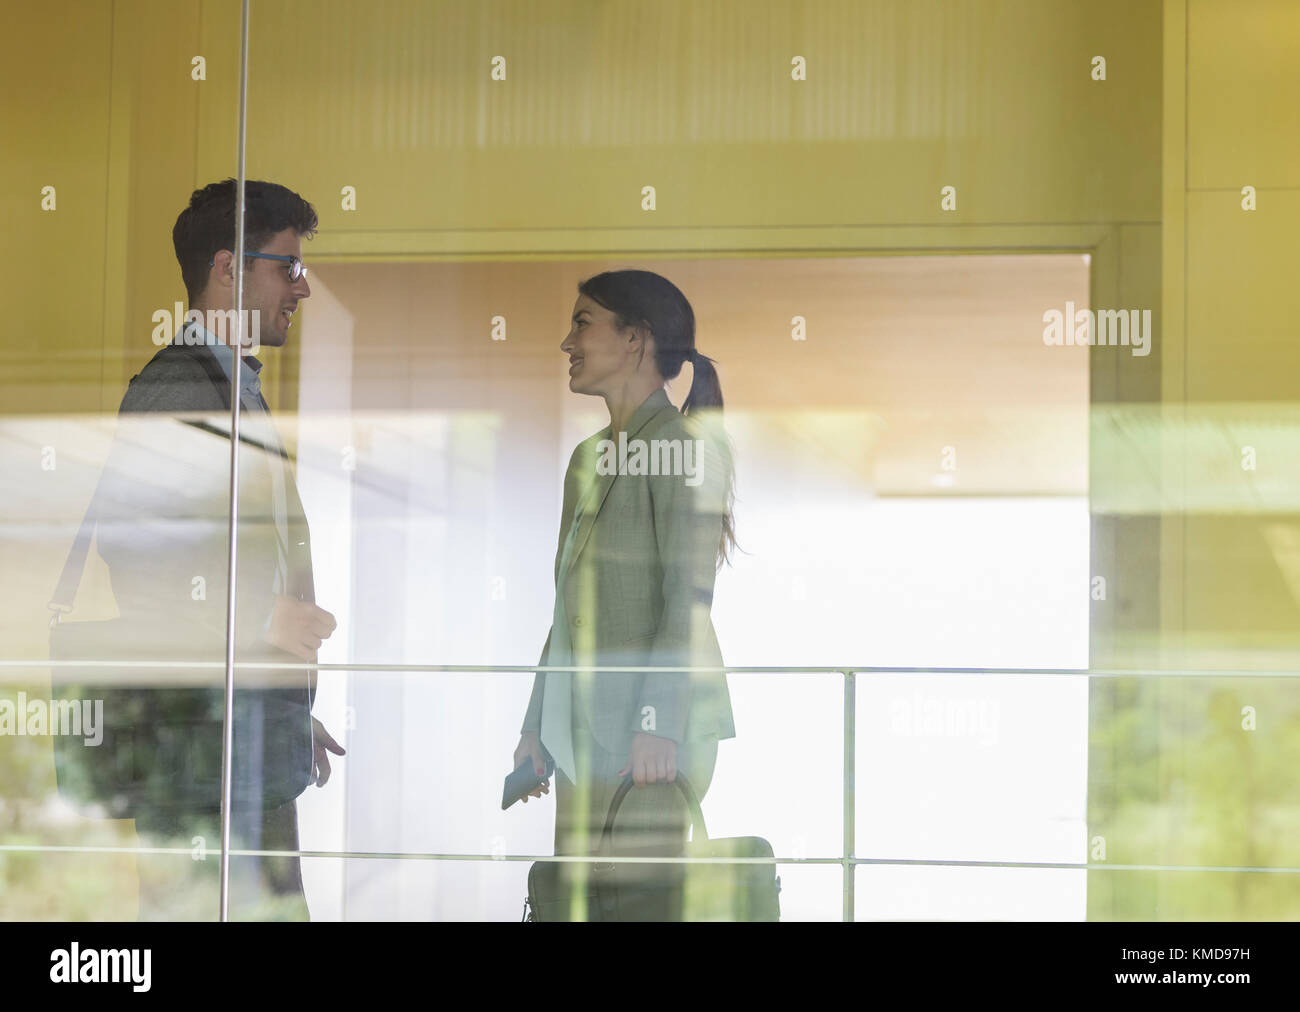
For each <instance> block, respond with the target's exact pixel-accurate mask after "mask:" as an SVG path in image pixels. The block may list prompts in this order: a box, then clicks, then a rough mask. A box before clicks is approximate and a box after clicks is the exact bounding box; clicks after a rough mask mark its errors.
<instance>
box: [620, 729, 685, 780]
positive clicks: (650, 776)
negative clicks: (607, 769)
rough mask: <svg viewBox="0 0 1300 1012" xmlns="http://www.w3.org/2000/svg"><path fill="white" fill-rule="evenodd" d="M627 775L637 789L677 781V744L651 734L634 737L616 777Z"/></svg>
mask: <svg viewBox="0 0 1300 1012" xmlns="http://www.w3.org/2000/svg"><path fill="white" fill-rule="evenodd" d="M628 773H631V774H632V782H633V783H635V784H636V785H637V786H638V787H644V786H645V785H646V784H657V783H659V782H660V781H663V782H664V783H667V784H671V783H672V782H673V781H674V780H676V779H677V742H675V741H673V740H672V739H671V738H660V737H658V736H657V735H653V734H641V733H638V734H636V735H634V736H633V738H632V751H631V752H629V753H628V757H627V763H626V764H625V765H624V766H623V768H622V769H621V770H619V771H618V775H619V776H620V777H625V776H627V775H628Z"/></svg>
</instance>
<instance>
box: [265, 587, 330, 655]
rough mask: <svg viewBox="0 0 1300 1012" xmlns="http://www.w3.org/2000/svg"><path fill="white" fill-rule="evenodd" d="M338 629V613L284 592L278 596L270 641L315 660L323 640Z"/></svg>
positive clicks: (269, 634) (267, 631)
mask: <svg viewBox="0 0 1300 1012" xmlns="http://www.w3.org/2000/svg"><path fill="white" fill-rule="evenodd" d="M337 628H338V623H337V622H336V621H334V616H333V615H331V614H330V613H329V612H327V611H326V610H325V609H324V608H317V607H316V605H314V604H311V603H310V602H307V601H299V600H298V599H297V598H295V597H285V596H284V595H280V596H279V597H277V598H276V599H275V610H274V611H273V612H272V613H271V625H270V628H268V629H267V630H266V642H268V643H270V644H271V645H272V646H276V647H279V648H280V649H281V650H287V651H288V652H289V653H291V654H293V655H294V656H295V657H300V658H302V659H303V660H304V661H314V660H316V651H317V650H319V649H320V645H321V643H322V641H324V640H327V639H329V638H330V634H331V633H333V632H334V630H335V629H337Z"/></svg>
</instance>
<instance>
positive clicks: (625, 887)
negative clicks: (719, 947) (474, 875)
mask: <svg viewBox="0 0 1300 1012" xmlns="http://www.w3.org/2000/svg"><path fill="white" fill-rule="evenodd" d="M674 783H676V784H677V788H678V790H680V791H681V793H682V797H683V798H685V799H686V806H687V810H688V812H689V814H690V818H691V825H692V826H693V827H694V831H693V837H692V839H691V840H690V842H688V843H687V844H686V847H685V850H684V852H683V854H682V856H684V857H688V858H713V859H719V858H722V859H727V858H732V859H737V858H739V859H748V860H747V861H746V863H739V862H737V863H735V864H732V863H727V862H726V861H725V860H724V861H720V862H718V863H713V862H710V863H707V864H684V863H679V862H673V863H665V864H659V863H655V862H645V861H637V862H626V861H625V862H623V863H620V862H619V860H618V858H617V857H616V856H615V855H614V852H613V846H614V835H613V833H614V819H615V816H617V814H618V810H619V806H621V805H622V804H623V799H624V798H626V797H627V794H628V792H629V791H630V790H632V787H633V781H632V778H631V776H628V777H626V778H625V779H624V780H623V782H622V783H621V784H620V785H619V787H618V790H617V791H616V792H615V794H614V797H613V800H611V801H610V804H609V814H608V815H607V816H606V817H605V827H604V829H603V830H602V832H601V835H600V845H599V846H598V847H597V850H596V856H598V857H602V858H604V860H602V861H597V862H594V863H590V864H587V865H586V867H587V868H588V869H589V872H588V874H587V876H586V880H585V882H583V881H582V876H581V873H579V875H578V876H577V881H576V882H575V881H574V876H573V875H572V873H571V872H568V873H566V872H565V870H564V869H566V868H577V867H580V866H579V865H577V864H575V863H570V862H559V861H536V862H534V863H533V865H532V867H531V868H530V869H529V871H528V898H527V899H526V900H525V901H524V920H525V921H535V922H550V921H569V920H584V919H585V920H589V921H777V920H780V917H781V909H780V892H781V879H780V877H779V876H778V875H777V874H776V862H775V856H774V854H773V851H772V845H771V844H770V843H768V842H767V841H766V840H764V839H762V838H761V837H757V836H741V837H734V838H731V839H721V840H711V839H709V835H708V831H707V830H706V829H705V826H704V813H703V811H702V810H701V808H700V799H699V798H698V797H697V796H696V794H695V789H694V788H693V787H692V786H691V784H690V781H689V780H688V779H687V778H686V777H685V776H684V775H683V774H682V773H681V772H678V774H677V778H676V780H675V781H674ZM753 859H759V860H758V861H754V860H753Z"/></svg>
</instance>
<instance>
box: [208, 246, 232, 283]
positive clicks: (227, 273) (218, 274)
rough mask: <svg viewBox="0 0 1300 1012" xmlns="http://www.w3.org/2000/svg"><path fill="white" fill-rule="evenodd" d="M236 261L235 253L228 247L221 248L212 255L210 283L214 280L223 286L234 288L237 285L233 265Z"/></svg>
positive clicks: (209, 274)
mask: <svg viewBox="0 0 1300 1012" xmlns="http://www.w3.org/2000/svg"><path fill="white" fill-rule="evenodd" d="M234 262H235V254H233V253H231V252H230V250H228V249H220V250H217V252H216V253H215V254H214V255H213V257H212V267H211V269H210V270H209V271H208V284H212V283H213V282H214V281H215V282H216V283H217V284H219V285H220V286H221V287H222V288H233V287H234V286H235V273H234V271H233V270H232V266H233V265H234Z"/></svg>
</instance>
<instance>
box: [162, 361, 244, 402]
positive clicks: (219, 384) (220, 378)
mask: <svg viewBox="0 0 1300 1012" xmlns="http://www.w3.org/2000/svg"><path fill="white" fill-rule="evenodd" d="M171 348H175V349H177V351H176V352H174V353H173V354H182V355H186V356H188V357H189V358H190V359H192V360H193V361H194V362H195V363H196V364H197V365H198V366H199V367H200V368H202V370H203V372H204V373H205V374H206V375H207V377H208V381H209V382H211V384H212V385H213V386H214V387H216V388H217V395H218V396H219V397H220V398H221V406H222V407H223V408H224V409H225V410H227V411H229V410H230V381H229V380H228V379H226V374H225V371H224V370H223V369H222V368H221V363H220V362H218V361H217V357H216V356H215V355H213V354H212V352H210V351H208V350H207V348H206V347H205V346H203V345H201V344H196V345H189V344H173V345H169V346H168V347H167V348H164V349H163V350H162V352H160V353H159V354H164V353H166V352H168V351H169V350H170V349H171Z"/></svg>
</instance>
